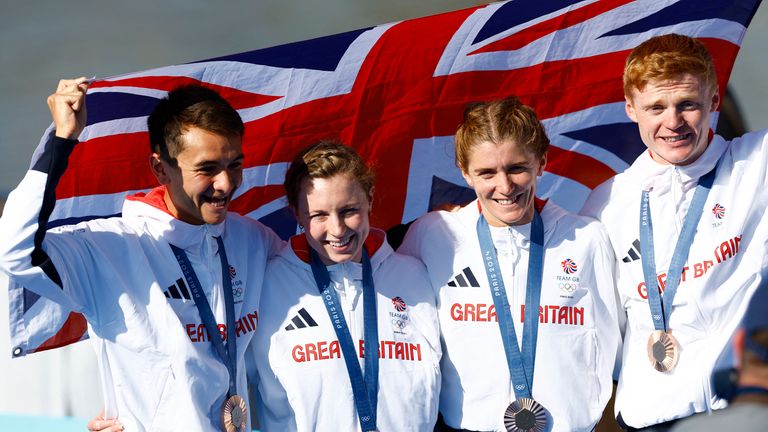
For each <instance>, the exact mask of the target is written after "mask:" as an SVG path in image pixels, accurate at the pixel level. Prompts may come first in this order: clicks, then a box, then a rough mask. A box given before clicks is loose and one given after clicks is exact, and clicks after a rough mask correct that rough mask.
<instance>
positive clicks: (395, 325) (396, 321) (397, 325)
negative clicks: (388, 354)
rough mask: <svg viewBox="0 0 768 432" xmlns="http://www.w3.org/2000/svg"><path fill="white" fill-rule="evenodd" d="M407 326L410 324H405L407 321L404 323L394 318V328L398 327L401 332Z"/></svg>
mask: <svg viewBox="0 0 768 432" xmlns="http://www.w3.org/2000/svg"><path fill="white" fill-rule="evenodd" d="M406 324H408V323H406V322H405V321H403V320H399V319H397V318H392V325H393V326H394V327H397V328H399V329H400V330H402V329H404V328H405V326H406Z"/></svg>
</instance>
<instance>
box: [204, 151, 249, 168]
mask: <svg viewBox="0 0 768 432" xmlns="http://www.w3.org/2000/svg"><path fill="white" fill-rule="evenodd" d="M243 160H245V154H242V153H241V154H240V155H239V156H238V157H236V158H234V159H232V161H231V162H230V163H232V162H242V161H243ZM219 164H220V163H219V161H217V160H215V159H214V160H204V161H200V162H198V163H196V164H194V165H193V166H192V167H193V168H202V167H205V166H208V165H219Z"/></svg>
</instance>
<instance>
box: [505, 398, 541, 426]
mask: <svg viewBox="0 0 768 432" xmlns="http://www.w3.org/2000/svg"><path fill="white" fill-rule="evenodd" d="M504 427H505V428H506V429H507V431H508V432H544V429H546V427H547V415H546V413H545V410H544V407H543V406H542V405H541V404H540V403H538V402H536V401H535V400H533V399H530V398H520V399H518V400H516V401H514V402H512V403H511V404H509V406H508V407H507V409H506V411H504Z"/></svg>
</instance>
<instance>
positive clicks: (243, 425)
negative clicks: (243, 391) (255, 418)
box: [221, 395, 251, 432]
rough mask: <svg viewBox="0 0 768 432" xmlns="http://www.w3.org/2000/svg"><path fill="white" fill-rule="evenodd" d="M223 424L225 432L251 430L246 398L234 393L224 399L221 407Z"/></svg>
mask: <svg viewBox="0 0 768 432" xmlns="http://www.w3.org/2000/svg"><path fill="white" fill-rule="evenodd" d="M221 424H222V425H223V426H224V432H248V431H250V430H251V428H250V426H249V425H248V407H247V406H246V405H245V400H244V399H243V398H242V397H240V396H238V395H234V396H232V397H230V398H229V399H227V400H226V401H224V405H223V406H222V407H221Z"/></svg>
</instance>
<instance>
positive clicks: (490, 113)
mask: <svg viewBox="0 0 768 432" xmlns="http://www.w3.org/2000/svg"><path fill="white" fill-rule="evenodd" d="M507 140H510V141H514V142H515V143H516V144H517V145H519V146H520V147H522V148H523V149H525V150H526V151H530V152H532V153H533V154H534V155H535V156H536V157H538V158H540V157H542V156H544V154H545V153H546V152H547V148H548V147H549V138H547V133H546V132H545V131H544V126H543V125H542V124H541V122H540V121H539V119H538V117H536V113H535V112H534V111H533V108H531V107H529V106H527V105H523V103H522V102H520V100H519V99H518V98H516V97H514V96H513V97H509V98H506V99H504V100H499V101H493V102H481V103H476V104H471V105H469V106H468V107H467V109H466V110H465V111H464V122H462V124H461V126H459V128H458V130H457V131H456V164H457V165H458V166H459V168H461V170H462V171H464V172H466V171H467V170H468V166H469V152H470V150H471V149H472V147H474V146H475V145H477V144H480V143H483V142H486V141H489V142H492V143H494V144H497V145H498V144H500V143H502V142H503V141H507Z"/></svg>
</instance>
